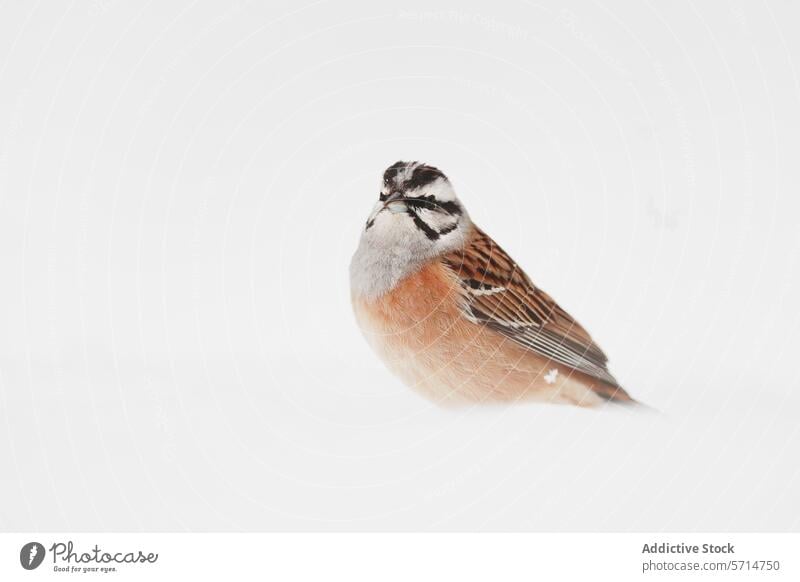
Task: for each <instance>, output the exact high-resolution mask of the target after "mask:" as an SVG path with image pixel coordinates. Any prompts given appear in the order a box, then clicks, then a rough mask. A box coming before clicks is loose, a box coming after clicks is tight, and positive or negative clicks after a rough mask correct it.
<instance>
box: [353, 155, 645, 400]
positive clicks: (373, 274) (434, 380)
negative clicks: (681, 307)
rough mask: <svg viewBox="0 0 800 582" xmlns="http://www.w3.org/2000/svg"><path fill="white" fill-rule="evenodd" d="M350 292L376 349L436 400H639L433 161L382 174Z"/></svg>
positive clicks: (408, 381)
mask: <svg viewBox="0 0 800 582" xmlns="http://www.w3.org/2000/svg"><path fill="white" fill-rule="evenodd" d="M350 291H351V301H352V306H353V311H354V314H355V318H356V321H357V324H358V326H359V327H360V329H361V331H362V333H363V335H364V337H365V338H366V340H367V342H368V343H369V344H370V346H371V347H372V348H373V350H374V351H375V352H376V353H377V355H378V356H379V357H380V358H381V359H382V360H383V362H384V363H385V364H386V366H387V367H388V368H389V370H390V371H392V372H393V373H394V374H395V375H397V376H398V377H399V378H400V379H401V380H402V381H403V382H404V383H405V384H407V385H409V386H411V387H412V388H413V389H415V390H416V391H417V392H418V393H420V394H421V395H423V396H424V397H427V398H428V399H429V400H431V401H433V402H435V403H437V404H440V405H445V406H446V405H464V404H478V403H480V404H491V403H517V402H546V403H552V404H568V405H575V406H580V407H587V408H591V407H598V406H601V405H603V404H606V403H619V404H631V405H634V404H637V402H636V401H635V400H634V399H633V398H632V397H631V396H630V395H629V394H628V393H627V392H626V391H625V390H624V389H623V388H622V386H620V383H619V382H617V380H616V379H615V378H614V376H613V375H612V374H611V372H609V370H608V358H607V357H606V355H605V354H604V353H603V351H602V350H601V349H600V347H599V346H598V345H597V344H596V343H595V342H594V340H593V339H592V337H591V336H590V335H589V333H588V332H587V331H586V330H585V329H584V328H583V327H581V325H580V324H579V323H578V322H577V321H576V320H575V319H574V318H573V317H572V316H571V315H569V313H567V312H566V311H565V310H564V309H562V308H561V306H559V305H558V303H556V302H555V301H554V300H553V299H552V298H551V297H550V296H549V295H548V294H547V293H545V292H544V291H543V290H542V289H540V288H539V287H537V286H536V285H535V284H534V283H533V282H532V281H531V279H530V278H529V277H528V276H527V275H526V274H525V272H524V271H523V270H522V269H521V268H520V267H519V265H517V263H516V262H514V260H513V259H512V258H511V257H510V256H509V255H508V253H506V252H505V251H504V250H503V249H502V248H501V247H500V245H498V244H497V243H496V242H495V241H494V239H492V238H491V237H490V236H489V235H488V234H486V233H485V232H484V231H483V230H481V229H480V228H479V227H478V226H477V225H476V224H475V223H473V222H472V220H471V218H470V216H469V214H468V212H467V210H466V208H465V207H464V205H463V204H462V202H461V201H460V200H459V198H458V196H457V195H456V192H455V189H454V187H453V185H452V183H451V182H450V180H449V179H448V178H447V176H445V174H444V173H443V172H442V171H441V170H439V169H438V168H436V167H434V166H431V165H428V164H425V163H422V162H406V161H398V162H396V163H394V164H392V165H391V166H389V167H388V168H387V169H386V170H385V172H384V173H383V180H382V183H381V185H380V192H379V195H378V201H377V202H376V203H375V205H374V207H373V209H372V211H371V213H370V214H369V217H368V219H367V221H366V224H365V225H364V229H363V231H362V232H361V236H360V239H359V242H358V246H357V248H356V251H355V253H354V255H353V257H352V260H351V262H350Z"/></svg>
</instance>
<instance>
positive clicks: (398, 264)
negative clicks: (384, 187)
mask: <svg viewBox="0 0 800 582" xmlns="http://www.w3.org/2000/svg"><path fill="white" fill-rule="evenodd" d="M384 220H391V218H390V217H388V216H386V217H384ZM471 224H472V223H471V222H470V220H469V217H468V216H466V214H465V215H464V216H462V217H461V220H460V223H459V226H458V228H456V230H454V231H453V232H451V233H449V234H448V235H447V236H446V237H442V239H440V240H438V241H436V243H431V242H430V241H427V240H425V239H424V238H423V237H420V235H419V233H418V232H416V231H415V230H414V229H408V230H406V229H391V230H389V231H388V232H387V229H385V228H372V229H368V230H365V231H364V232H362V234H361V240H360V241H359V243H358V248H357V249H356V252H355V254H354V255H353V259H352V261H351V262H350V289H351V291H352V293H353V295H354V296H357V297H361V298H364V299H371V300H372V299H377V298H378V297H380V296H381V295H383V294H385V293H387V292H388V291H391V290H392V289H393V288H394V287H395V286H396V285H397V284H398V283H399V282H400V281H402V280H403V279H405V278H406V277H408V276H409V275H412V274H413V273H416V272H417V271H418V270H419V269H420V268H421V267H422V266H423V265H424V264H425V263H427V262H428V261H430V260H431V259H433V258H435V257H438V256H441V255H444V254H446V253H448V252H450V251H453V250H455V249H457V248H461V247H463V246H464V244H465V243H466V238H467V234H468V232H469V231H470V229H471Z"/></svg>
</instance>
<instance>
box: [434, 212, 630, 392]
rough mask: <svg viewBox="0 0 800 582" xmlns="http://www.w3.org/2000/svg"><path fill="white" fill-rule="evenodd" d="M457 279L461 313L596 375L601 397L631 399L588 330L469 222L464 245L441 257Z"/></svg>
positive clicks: (548, 356)
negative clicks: (468, 232)
mask: <svg viewBox="0 0 800 582" xmlns="http://www.w3.org/2000/svg"><path fill="white" fill-rule="evenodd" d="M442 261H443V263H444V265H445V266H446V267H448V268H449V269H450V271H451V272H452V273H453V274H454V275H455V276H456V277H457V278H458V281H459V287H460V289H461V300H462V303H461V305H462V311H463V315H464V317H466V318H467V319H468V320H470V321H472V322H473V323H475V324H479V325H485V326H486V327H488V328H489V329H492V330H494V331H496V332H498V333H500V334H502V335H503V336H505V337H507V338H508V339H510V340H512V341H514V342H516V343H517V344H519V345H521V346H523V347H525V348H527V349H529V350H531V351H533V352H535V353H537V354H539V355H541V356H544V357H546V358H548V359H550V360H552V361H553V362H558V363H560V364H563V365H564V366H567V367H568V368H571V369H573V370H577V371H579V372H582V373H584V374H587V375H589V376H591V377H593V378H596V379H598V380H600V381H601V382H603V383H604V384H606V385H605V386H597V387H593V390H594V391H595V392H597V393H598V394H599V395H601V396H603V397H604V398H609V399H615V400H631V398H630V397H629V396H628V395H627V394H626V393H625V391H624V390H622V388H621V387H620V385H619V383H618V382H617V380H616V379H615V378H614V376H612V375H611V373H610V372H609V371H608V366H607V364H608V358H607V357H606V355H605V354H604V353H603V351H602V350H601V349H600V347H599V346H598V345H597V344H596V343H594V341H593V340H592V338H591V336H590V335H589V333H588V332H587V331H586V330H585V329H584V328H583V327H581V326H580V324H579V323H578V322H576V321H575V320H574V319H573V318H572V316H570V315H569V313H567V312H566V311H564V310H563V309H562V308H561V307H560V306H559V305H558V304H557V303H556V302H555V301H554V300H553V299H552V298H551V297H550V296H549V295H548V294H547V293H545V292H544V291H542V290H541V289H539V288H537V287H536V286H535V285H534V284H533V283H532V282H531V280H530V279H529V278H528V276H527V275H526V274H525V273H524V272H523V271H522V269H520V267H519V266H518V265H517V264H516V263H515V262H514V261H513V260H512V259H511V257H509V256H508V254H507V253H506V252H505V251H504V250H503V249H502V248H501V247H500V246H499V245H498V244H497V243H496V242H494V241H493V240H492V238H491V237H489V235H487V234H486V233H484V232H483V231H482V230H480V229H479V228H477V227H474V233H473V236H472V237H471V238H470V240H469V241H468V242H467V243H466V244H465V245H464V247H462V248H460V249H458V250H455V251H452V252H450V253H448V254H447V255H445V256H444V257H443V258H442Z"/></svg>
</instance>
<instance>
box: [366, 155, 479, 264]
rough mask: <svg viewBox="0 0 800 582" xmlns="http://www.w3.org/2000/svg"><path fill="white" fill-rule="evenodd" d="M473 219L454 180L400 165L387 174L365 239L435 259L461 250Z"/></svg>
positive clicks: (427, 169)
mask: <svg viewBox="0 0 800 582" xmlns="http://www.w3.org/2000/svg"><path fill="white" fill-rule="evenodd" d="M470 224H471V223H470V220H469V216H468V215H467V212H466V210H465V209H464V207H463V206H462V204H461V202H460V201H459V200H458V197H457V196H456V193H455V191H454V190H453V187H452V185H451V184H450V180H448V179H447V176H445V175H444V174H443V173H442V172H441V171H440V170H439V169H438V168H434V167H433V166H429V165H427V164H423V163H421V162H396V163H394V164H392V165H391V166H389V167H388V168H387V169H386V171H385V172H384V173H383V180H382V184H381V190H380V194H379V196H378V202H377V203H376V205H375V207H374V208H373V210H372V213H371V214H370V216H369V218H368V219H367V224H366V227H365V232H364V236H366V237H369V238H371V239H374V240H375V241H376V242H381V243H383V244H386V245H402V246H405V247H406V248H411V249H414V250H415V251H417V252H420V253H422V254H424V255H427V256H431V255H434V254H437V252H445V251H449V250H452V249H453V248H455V247H456V246H459V245H460V244H461V243H462V242H463V239H464V234H465V233H466V231H467V230H468V228H469V226H470Z"/></svg>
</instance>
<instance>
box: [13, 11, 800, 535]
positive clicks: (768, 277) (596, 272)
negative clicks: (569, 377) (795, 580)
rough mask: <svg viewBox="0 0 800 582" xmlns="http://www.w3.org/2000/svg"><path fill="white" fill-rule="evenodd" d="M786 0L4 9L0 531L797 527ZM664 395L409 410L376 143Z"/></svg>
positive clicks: (798, 397) (791, 109)
mask: <svg viewBox="0 0 800 582" xmlns="http://www.w3.org/2000/svg"><path fill="white" fill-rule="evenodd" d="M798 18H800V7H798V5H797V4H795V3H791V2H786V1H783V0H773V1H769V2H742V1H737V2H722V1H720V2H689V1H679V2H669V3H667V2H658V3H656V2H610V3H600V2H584V3H567V4H565V3H563V2H556V1H546V2H524V1H509V2H495V3H492V4H491V6H488V5H486V4H484V3H478V2H462V1H459V2H456V1H455V0H452V1H451V2H448V1H445V0H441V1H438V0H437V1H436V2H431V1H429V0H428V1H425V2H422V1H415V0H411V1H408V2H403V3H397V2H385V3H381V2H377V3H376V2H366V1H364V2H355V1H350V2H324V1H320V2H315V3H313V4H306V3H304V4H302V5H299V4H297V3H295V2H288V1H285V2H271V3H269V6H267V5H266V4H265V3H256V2H253V3H248V2H239V3H233V4H231V3H221V2H217V3H213V2H199V1H198V2H167V3H163V2H149V3H143V2H123V1H119V2H115V1H103V0H96V1H94V2H72V3H66V2H65V3H56V2H50V3H41V4H40V5H33V4H32V3H22V2H19V3H10V4H9V3H5V4H3V5H2V7H0V268H1V269H2V274H3V279H2V285H0V467H2V469H0V471H1V472H0V500H2V501H0V528H1V529H3V530H6V531H9V530H12V531H13V530H51V531H52V530H65V529H66V530H85V531H97V530H106V531H114V530H195V531H199V530H408V529H414V530H417V529H432V530H462V529H470V530H475V529H479V530H498V529H499V530H584V531H597V530H615V531H632V530H662V529H663V530H671V531H674V530H685V531H696V530H719V531H724V530H751V531H760V530H798V528H800V495H799V494H798V491H800V468H799V466H798V462H797V461H798V455H799V454H800V423H798V407H800V380H799V379H798V372H797V359H798V354H797V352H798V347H800V309H798V301H797V297H800V234H799V233H798V228H797V223H798V219H799V218H800V214H799V212H798V211H800V203H798V184H800V164H798V154H800V81H799V80H798V66H799V65H798V63H800V41H798V39H797V35H796V23H797V22H798ZM398 159H419V160H424V161H427V162H429V163H432V164H435V165H437V166H439V167H440V168H441V169H443V170H444V171H445V172H446V173H447V174H448V175H449V176H450V177H451V179H452V181H453V182H454V184H455V186H456V188H457V190H458V192H459V193H460V196H461V198H462V200H463V202H464V203H465V204H466V205H467V207H468V208H469V210H470V213H471V215H472V217H473V218H474V219H475V221H476V222H477V223H478V224H480V225H481V226H482V227H483V228H484V229H486V230H487V231H488V232H489V233H490V234H492V235H493V236H494V237H495V238H496V239H497V240H498V242H499V243H500V244H501V245H503V246H504V247H505V248H506V250H508V251H509V252H510V253H511V254H512V256H514V257H515V259H516V260H517V261H518V262H519V263H520V264H521V265H522V266H523V267H524V268H525V269H526V270H527V272H528V274H529V275H530V276H531V278H532V279H533V280H534V281H535V282H536V283H538V284H539V285H540V286H542V287H543V288H544V289H546V290H547V291H548V292H550V293H551V294H552V295H553V296H555V297H556V299H557V300H558V301H559V302H560V303H561V304H562V305H563V306H564V307H566V308H567V309H568V310H569V311H570V312H572V313H573V315H575V316H576V317H577V318H578V319H579V320H580V321H581V323H583V324H584V326H586V327H587V328H588V329H589V330H590V331H591V332H592V334H593V335H594V336H595V338H596V339H597V340H598V342H599V343H600V344H601V345H602V347H603V348H604V349H605V351H606V352H607V353H608V354H609V355H610V357H611V369H612V371H613V372H614V373H615V375H616V376H617V377H618V378H619V379H620V381H621V382H622V383H623V384H624V385H625V387H626V388H627V389H628V390H629V391H630V392H631V394H633V395H634V396H635V397H637V398H639V399H640V400H642V401H644V402H646V403H648V404H650V405H651V406H653V407H655V408H657V409H659V410H661V411H662V413H663V414H662V415H646V414H645V415H629V414H624V413H619V412H612V411H600V412H598V411H585V410H576V409H570V408H565V407H556V406H536V405H526V406H518V407H513V408H489V409H486V408H463V409H456V410H440V409H437V408H436V407H434V406H433V405H431V404H429V403H428V402H427V401H425V400H423V399H421V398H419V397H418V396H416V395H415V394H413V393H412V392H410V391H409V390H408V389H407V388H406V387H404V386H402V385H401V384H400V383H399V382H398V381H397V380H395V379H394V378H393V377H391V376H390V375H389V373H388V372H387V371H386V370H385V369H384V368H383V366H382V365H381V364H380V362H378V361H377V360H376V358H375V357H374V356H373V355H372V354H371V352H370V351H369V349H368V348H367V346H366V344H365V343H364V342H363V340H362V339H361V337H360V334H359V331H358V329H357V327H356V325H355V323H354V321H353V318H352V315H351V312H350V306H349V291H348V275H347V265H348V262H349V259H350V255H351V254H352V252H353V250H354V249H355V245H356V242H357V239H358V236H359V233H360V230H361V229H362V228H363V224H364V220H365V218H366V216H367V214H368V212H369V210H370V208H371V206H372V205H373V203H374V200H375V198H376V196H377V190H378V183H379V177H380V175H381V172H382V170H383V168H384V167H385V166H387V165H389V164H391V163H392V162H394V161H396V160H398Z"/></svg>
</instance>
